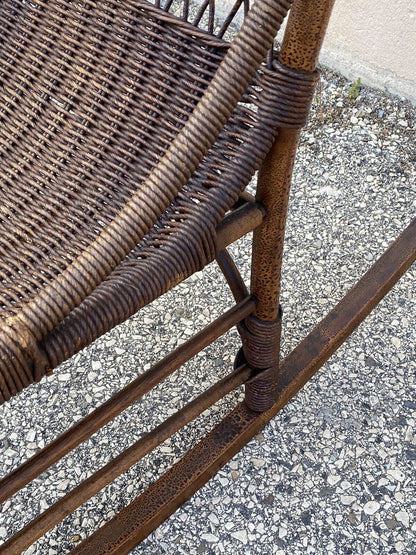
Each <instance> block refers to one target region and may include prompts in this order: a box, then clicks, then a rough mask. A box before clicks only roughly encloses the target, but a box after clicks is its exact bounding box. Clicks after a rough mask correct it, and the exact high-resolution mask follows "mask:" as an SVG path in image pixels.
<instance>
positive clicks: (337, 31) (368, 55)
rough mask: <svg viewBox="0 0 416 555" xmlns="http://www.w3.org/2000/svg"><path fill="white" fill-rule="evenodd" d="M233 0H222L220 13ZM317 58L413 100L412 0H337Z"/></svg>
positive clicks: (415, 8) (415, 33)
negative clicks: (319, 55)
mask: <svg viewBox="0 0 416 555" xmlns="http://www.w3.org/2000/svg"><path fill="white" fill-rule="evenodd" d="M233 3H234V0H220V4H219V8H220V14H219V15H220V16H221V14H223V13H225V12H226V10H227V7H228V8H229V7H230V6H231V5H232V4H233ZM320 59H321V62H322V63H323V64H324V65H326V66H328V67H330V68H332V69H335V70H337V71H339V72H340V73H342V74H343V75H345V77H347V78H348V79H351V80H354V81H355V80H356V79H357V78H358V77H360V78H361V80H362V82H363V83H365V84H367V85H371V86H374V87H378V88H380V89H384V90H388V91H389V92H391V93H394V94H397V95H400V96H403V97H406V98H409V99H410V100H412V101H413V102H415V103H416V0H364V1H363V0H335V6H334V10H333V13H332V17H331V21H330V24H329V28H328V32H327V36H326V38H325V42H324V45H323V49H322V54H321V58H320Z"/></svg>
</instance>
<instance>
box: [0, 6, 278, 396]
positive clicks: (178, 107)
mask: <svg viewBox="0 0 416 555" xmlns="http://www.w3.org/2000/svg"><path fill="white" fill-rule="evenodd" d="M1 9H2V14H1V21H2V38H3V41H4V48H3V50H2V66H3V69H2V93H3V97H2V114H1V143H0V144H1V149H2V150H1V156H2V166H1V178H2V189H1V194H2V197H1V204H2V206H3V210H2V221H1V225H2V231H1V253H2V261H1V272H2V286H1V293H0V294H1V301H2V313H1V317H2V319H3V320H5V321H6V322H7V321H8V318H10V317H11V316H12V315H14V314H16V312H17V311H19V308H20V307H21V305H22V304H24V303H27V302H28V301H29V300H31V299H33V298H34V297H36V295H37V294H38V292H39V290H41V289H42V288H44V287H45V285H47V284H50V283H53V280H54V279H55V278H56V276H57V275H59V274H60V273H61V272H62V271H63V270H64V269H65V268H66V267H67V266H68V265H70V264H71V263H72V262H73V261H74V260H75V259H76V258H77V256H78V255H79V254H80V253H81V252H82V250H83V249H84V248H85V247H86V246H87V245H88V244H89V243H90V242H91V241H93V240H94V238H95V237H96V236H97V235H98V234H99V233H100V231H102V229H103V228H104V227H105V226H106V225H107V224H108V223H109V222H110V221H111V220H112V219H113V218H114V217H115V215H116V214H117V213H118V211H119V210H120V209H121V207H122V206H123V205H124V203H125V202H126V201H127V200H128V199H129V198H130V197H131V196H132V193H133V192H134V191H135V190H136V189H137V188H138V187H140V183H142V182H143V180H144V179H145V178H146V177H147V176H148V175H149V173H150V172H151V171H152V169H153V168H154V167H155V165H156V164H157V162H158V160H159V159H160V157H161V156H162V155H163V153H164V152H165V150H166V148H167V146H169V144H170V143H171V142H172V141H173V139H174V137H175V135H176V134H177V133H178V131H179V130H181V129H182V127H183V124H184V122H185V121H186V119H187V116H188V115H189V113H190V112H191V111H192V110H193V108H194V107H195V105H196V103H197V102H198V100H199V98H200V97H201V95H202V93H203V91H204V90H205V88H206V86H207V84H208V83H209V82H210V80H211V79H212V76H213V74H214V72H215V70H216V68H217V67H218V65H219V62H220V61H221V59H222V58H223V56H224V53H225V52H226V50H227V43H226V42H225V41H223V40H221V39H218V38H217V37H216V36H213V35H210V34H209V33H204V32H202V31H201V32H199V33H197V36H195V28H194V27H193V26H191V25H190V24H184V23H183V21H180V20H178V19H177V18H176V17H175V16H171V15H170V14H165V13H164V12H162V11H161V10H157V9H155V8H154V7H153V6H152V5H150V4H148V3H146V2H123V3H122V4H121V5H120V4H119V3H118V2H108V3H97V4H91V5H90V4H88V3H87V4H86V7H85V8H84V13H83V12H82V11H80V12H79V13H77V12H76V11H75V13H74V10H70V9H68V2H65V1H62V2H59V1H57V2H45V3H43V2H40V3H36V4H33V5H32V4H23V3H20V5H19V7H17V6H16V5H15V3H8V2H6V3H4V4H2V8H1ZM22 36H25V37H27V38H26V40H25V42H23V41H22ZM263 71H268V70H267V68H264V69H263ZM257 80H258V81H261V76H259V77H258V79H257ZM264 96H265V95H264V94H263V91H262V90H261V88H260V87H256V88H254V87H251V88H250V89H249V90H248V91H247V93H246V95H245V97H244V98H243V99H242V102H241V103H240V104H239V106H238V107H237V108H236V110H235V111H234V113H233V116H232V117H231V119H230V121H229V122H228V124H227V125H226V126H225V128H224V130H223V131H222V132H221V136H220V138H219V140H218V141H217V142H216V144H215V145H214V147H213V148H212V149H210V151H209V152H208V153H207V154H206V156H205V157H204V160H203V162H202V163H201V164H200V166H199V167H198V169H197V171H196V172H195V174H194V176H193V177H192V179H191V180H190V182H189V183H188V184H187V185H186V186H185V187H184V188H183V189H182V191H181V192H180V194H179V195H177V196H176V198H175V199H174V200H173V202H172V203H171V206H170V207H169V208H168V210H167V211H163V212H162V211H161V210H160V209H159V208H156V210H159V211H160V212H162V213H161V214H160V216H159V218H158V221H157V223H156V224H155V226H154V227H153V229H151V231H150V233H149V234H148V235H147V236H146V237H145V238H143V240H142V241H141V242H140V243H139V245H138V246H137V247H136V248H134V250H133V252H132V253H131V254H130V255H129V256H128V258H127V259H126V260H125V262H123V263H122V264H121V266H120V267H119V268H118V269H117V271H116V272H114V273H113V274H111V275H110V276H109V277H108V279H107V280H106V282H105V283H103V284H102V286H100V287H99V288H98V289H97V290H96V291H95V292H94V293H93V294H92V296H91V297H90V298H89V299H88V302H86V303H84V304H83V303H81V306H79V308H78V309H77V311H76V312H75V313H73V314H70V315H69V317H68V321H65V323H64V324H63V326H64V328H65V331H64V333H63V334H62V333H61V332H60V330H59V329H58V330H54V331H53V332H52V335H51V337H50V338H49V337H48V338H47V340H45V341H43V342H42V345H41V349H42V353H43V355H44V356H46V359H47V360H46V362H45V367H44V369H42V368H41V367H40V366H42V362H38V363H35V365H36V364H37V366H38V368H37V369H36V368H33V364H34V361H33V360H32V361H30V364H29V366H28V367H27V368H26V369H25V371H24V372H22V371H21V370H19V369H17V371H16V372H9V371H8V370H7V369H4V370H3V372H4V374H3V380H2V383H1V386H2V396H3V398H4V399H7V398H8V397H9V396H10V395H11V394H14V393H16V392H17V391H19V390H20V389H21V388H22V387H23V386H25V385H27V384H28V383H30V382H31V381H32V376H31V374H33V376H34V377H35V376H36V379H38V377H39V376H40V375H41V374H42V373H43V371H44V370H47V369H50V368H53V367H55V366H56V365H57V364H59V363H60V362H62V361H63V360H64V359H65V358H67V357H68V356H70V355H72V354H73V353H74V352H75V351H76V350H78V349H79V348H81V347H83V346H84V345H86V344H87V343H89V342H90V341H92V340H93V339H95V338H96V337H98V336H99V335H100V334H102V333H103V332H104V331H107V330H108V329H110V328H111V327H113V326H114V325H116V324H117V323H119V322H121V321H123V320H124V319H125V318H127V317H128V316H130V315H131V314H133V313H134V312H136V311H137V310H138V309H139V308H140V307H141V306H143V305H144V304H146V303H148V302H150V301H151V300H153V299H154V298H155V297H157V296H158V295H160V294H161V293H163V292H165V291H166V290H167V289H168V288H170V287H171V286H172V285H174V284H176V283H178V282H179V281H180V280H182V279H184V278H185V277H187V276H189V275H190V274H192V273H194V272H195V271H197V270H200V269H201V268H203V267H204V266H205V265H206V264H207V263H208V262H210V261H211V260H212V259H213V258H214V257H215V251H216V248H215V240H214V232H215V227H216V225H217V224H218V223H219V221H220V220H221V218H222V217H223V215H224V213H225V212H226V211H227V210H228V209H229V208H230V207H231V206H232V205H233V203H235V202H236V200H237V198H238V194H239V192H240V191H241V190H242V189H243V188H244V186H245V185H246V183H247V181H248V180H249V178H250V177H251V176H252V174H253V172H254V171H255V170H256V169H258V166H259V163H260V161H261V159H262V157H264V155H265V153H266V152H267V150H268V149H269V148H270V145H271V141H272V137H273V132H274V127H275V125H273V124H275V122H274V119H273V117H271V116H270V114H267V107H268V106H267V99H266V102H264ZM261 102H262V103H263V104H262V105H261ZM269 104H270V100H269ZM259 106H261V108H260V109H259ZM141 202H142V203H143V205H147V204H152V203H155V202H157V199H155V195H154V196H153V197H152V196H151V195H149V194H148V193H143V194H142V195H141ZM115 291H117V292H116V294H115V295H114V292H115ZM104 299H105V304H104V303H103V300H104ZM76 304H77V305H78V304H79V303H78V302H77V303H76ZM104 306H105V307H106V308H105V311H103V310H102V308H103V307H104ZM52 310H54V309H52ZM60 319H61V316H60ZM37 324H38V323H37ZM61 328H62V326H61ZM36 339H37V340H39V339H40V338H36ZM42 339H43V338H42ZM7 340H8V338H7V339H6V341H7ZM4 348H5V349H6V350H7V349H8V346H7V345H6V346H5V347H4ZM44 356H43V357H42V360H43V361H44ZM32 358H33V357H32ZM31 365H32V368H31V367H30V366H31Z"/></svg>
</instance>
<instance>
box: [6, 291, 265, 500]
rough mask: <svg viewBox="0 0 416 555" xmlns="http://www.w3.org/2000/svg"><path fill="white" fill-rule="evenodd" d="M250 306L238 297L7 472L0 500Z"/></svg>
mask: <svg viewBox="0 0 416 555" xmlns="http://www.w3.org/2000/svg"><path fill="white" fill-rule="evenodd" d="M254 307H255V300H254V299H253V297H247V298H245V299H244V300H242V301H241V302H240V303H238V304H237V305H236V306H234V307H233V308H231V309H230V310H228V311H227V312H225V313H224V314H223V315H222V316H220V317H219V318H218V319H217V320H215V321H214V322H213V323H212V324H210V325H209V326H207V327H206V328H205V329H203V330H202V331H200V332H199V333H197V334H196V335H195V336H194V337H192V338H191V339H189V340H188V341H186V342H185V343H183V344H182V345H180V346H179V347H178V348H177V349H175V350H174V351H172V352H171V353H169V354H168V355H167V356H166V357H165V358H164V359H162V360H161V361H159V362H158V363H156V364H155V365H154V366H153V367H152V368H150V369H149V370H148V371H147V372H144V373H143V374H142V375H140V376H139V377H138V378H136V379H135V380H134V381H133V382H131V383H130V384H129V385H127V386H126V387H125V388H123V389H122V390H121V391H119V392H118V393H117V394H116V395H114V396H113V397H111V398H110V399H109V400H108V401H106V402H105V403H104V404H103V405H101V406H100V407H98V408H97V409H95V410H94V411H93V412H92V413H91V414H89V415H88V416H87V417H86V418H84V419H83V420H81V421H80V422H78V423H77V424H75V425H74V426H72V427H71V428H70V429H69V430H67V431H66V432H65V433H63V434H62V435H60V436H59V437H58V438H57V439H56V440H55V441H53V442H52V443H51V444H49V445H48V446H46V447H45V448H44V449H42V450H41V451H39V452H38V453H37V454H36V455H35V456H33V457H32V458H31V459H29V460H27V461H26V462H25V463H23V464H22V465H21V466H19V467H18V468H17V469H16V470H14V471H13V472H11V473H10V474H9V475H8V476H6V477H5V478H4V479H3V480H1V482H0V503H2V502H4V501H5V500H6V499H8V498H9V497H10V496H11V495H13V494H14V493H16V492H17V491H19V489H21V488H22V487H24V486H25V485H26V484H28V483H29V482H31V481H32V480H33V479H34V478H36V477H37V476H39V474H41V473H42V472H44V471H45V470H46V469H47V468H49V467H50V466H51V465H52V464H54V463H55V462H57V461H58V460H59V459H61V458H62V457H63V456H64V455H66V454H67V453H69V452H70V451H72V449H74V448H75V447H77V445H80V444H81V443H82V442H83V441H85V440H86V439H88V438H89V437H91V436H92V435H93V434H94V433H95V432H96V431H97V430H99V429H100V428H102V427H103V426H105V425H106V424H107V423H108V422H110V421H111V420H113V418H115V417H116V416H117V415H119V414H120V413H121V412H122V411H123V410H125V409H126V408H127V407H129V406H130V405H132V404H133V403H134V402H136V401H137V400H138V399H139V398H140V397H142V396H143V395H144V394H145V393H147V392H148V391H150V390H151V389H152V388H153V387H155V386H156V385H157V384H159V383H160V382H162V381H163V380H164V379H165V378H167V377H168V376H169V375H170V374H172V373H173V372H174V371H175V370H177V369H178V368H179V367H180V366H182V365H183V364H184V363H185V362H187V361H188V360H190V359H191V358H192V357H193V356H195V355H196V354H197V353H198V352H199V351H200V350H201V349H204V348H205V347H207V346H208V345H210V344H211V343H212V342H213V341H215V340H216V339H218V338H219V337H220V336H221V335H223V334H224V333H225V332H226V331H228V330H229V329H231V328H232V327H233V326H234V325H235V324H237V323H238V322H240V321H241V320H243V319H244V318H245V317H246V316H248V315H249V314H250V313H251V312H252V311H253V309H254Z"/></svg>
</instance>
